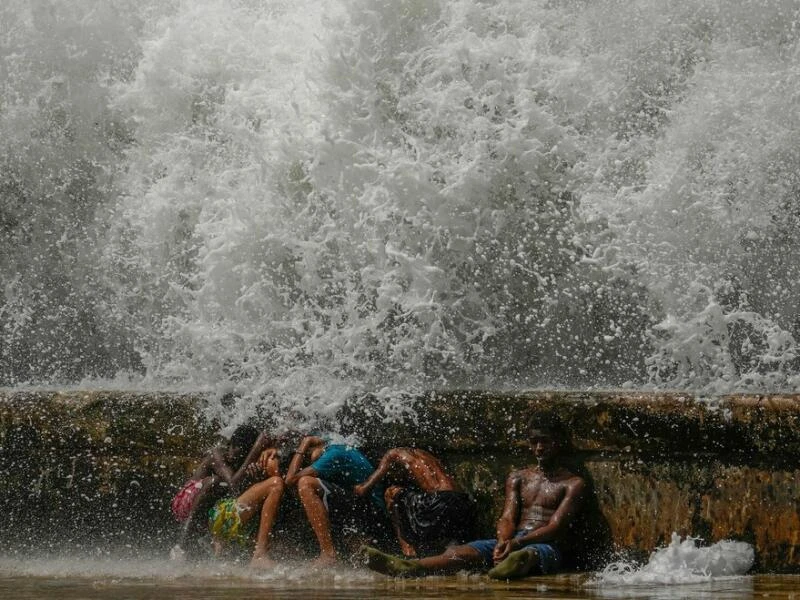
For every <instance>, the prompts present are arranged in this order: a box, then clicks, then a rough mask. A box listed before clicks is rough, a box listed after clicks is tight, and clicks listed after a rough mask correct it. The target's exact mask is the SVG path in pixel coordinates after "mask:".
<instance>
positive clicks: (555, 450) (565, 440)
mask: <svg viewBox="0 0 800 600" xmlns="http://www.w3.org/2000/svg"><path fill="white" fill-rule="evenodd" d="M528 441H529V442H530V445H531V450H532V451H533V454H534V456H535V457H536V461H537V462H538V463H539V465H540V466H547V465H549V464H552V463H553V462H554V461H555V460H556V459H557V457H558V455H559V454H560V453H561V452H562V450H564V449H566V448H568V447H569V433H568V431H567V428H566V427H565V426H564V424H563V423H562V422H561V420H560V419H559V418H558V417H557V416H555V415H534V416H533V417H531V419H530V421H529V422H528Z"/></svg>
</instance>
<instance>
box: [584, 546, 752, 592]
mask: <svg viewBox="0 0 800 600" xmlns="http://www.w3.org/2000/svg"><path fill="white" fill-rule="evenodd" d="M754 558H755V555H754V551H753V547H752V546H751V545H750V544H747V543H745V542H736V541H730V540H725V541H720V542H717V543H715V544H712V545H710V546H699V545H698V540H697V539H695V538H686V539H684V540H681V539H680V537H679V536H678V535H677V534H675V533H673V534H672V540H671V542H670V544H669V546H667V547H666V548H660V549H658V550H656V551H655V552H654V553H653V554H652V555H651V556H650V560H648V562H647V564H645V565H639V566H637V565H633V564H631V563H628V562H624V561H620V562H614V563H612V564H610V565H608V566H607V567H606V568H605V569H603V570H602V571H601V572H599V573H598V574H597V575H596V576H595V577H594V578H593V580H592V581H591V582H590V585H598V586H608V585H635V584H652V583H663V584H687V583H702V582H706V581H710V580H714V579H718V578H721V577H733V576H741V575H745V574H746V573H747V572H748V571H749V570H750V568H751V567H752V566H753V561H754Z"/></svg>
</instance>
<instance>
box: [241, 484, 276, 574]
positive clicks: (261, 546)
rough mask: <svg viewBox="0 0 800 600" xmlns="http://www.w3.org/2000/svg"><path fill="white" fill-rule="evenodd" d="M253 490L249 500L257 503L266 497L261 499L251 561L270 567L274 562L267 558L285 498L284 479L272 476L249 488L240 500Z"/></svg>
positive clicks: (253, 563) (251, 563)
mask: <svg viewBox="0 0 800 600" xmlns="http://www.w3.org/2000/svg"><path fill="white" fill-rule="evenodd" d="M254 488H255V489H254ZM251 490H253V493H252V495H251V496H249V497H248V498H247V501H248V502H255V503H256V504H257V503H258V501H259V498H261V496H262V495H264V498H263V500H261V502H262V506H261V521H260V523H259V524H258V534H257V536H256V547H255V550H254V552H253V558H252V560H251V561H250V566H253V567H269V566H272V564H273V562H272V561H271V560H269V559H268V558H267V551H268V550H269V537H270V534H271V533H272V527H273V526H274V525H275V520H276V519H277V518H278V509H279V508H280V504H281V499H282V498H283V491H284V483H283V479H281V478H280V477H270V478H269V479H267V480H266V481H263V482H261V483H258V484H256V485H254V486H253V487H252V488H250V489H249V490H247V491H246V492H245V493H244V494H242V496H240V497H239V501H240V502H242V501H243V499H244V496H245V495H247V494H248V493H249V492H250V491H251Z"/></svg>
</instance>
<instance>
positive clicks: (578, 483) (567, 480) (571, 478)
mask: <svg viewBox="0 0 800 600" xmlns="http://www.w3.org/2000/svg"><path fill="white" fill-rule="evenodd" d="M561 479H562V481H563V483H564V485H565V486H567V487H569V488H571V489H572V488H575V489H577V488H580V489H582V488H584V487H585V486H586V480H585V479H584V478H583V477H581V476H580V475H578V474H577V473H573V472H572V471H570V470H568V469H564V472H563V475H562V477H561Z"/></svg>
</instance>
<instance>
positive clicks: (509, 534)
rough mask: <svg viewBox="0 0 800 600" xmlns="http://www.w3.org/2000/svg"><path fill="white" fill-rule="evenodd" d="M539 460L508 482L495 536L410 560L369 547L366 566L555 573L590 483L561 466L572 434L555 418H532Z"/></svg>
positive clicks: (390, 571) (417, 571)
mask: <svg viewBox="0 0 800 600" xmlns="http://www.w3.org/2000/svg"><path fill="white" fill-rule="evenodd" d="M528 431H529V439H530V447H531V450H532V452H533V456H534V458H535V460H536V463H535V464H533V465H531V466H528V467H526V468H524V469H520V470H518V471H514V472H512V473H511V474H510V475H509V476H508V479H507V480H506V485H505V502H504V507H503V513H502V515H501V516H500V519H499V520H498V522H497V537H496V538H495V539H486V540H476V541H473V542H469V543H468V544H465V545H462V546H456V547H453V548H449V549H447V550H446V551H445V552H443V553H442V554H439V555H436V556H430V557H426V558H421V559H419V560H407V559H402V558H399V557H394V556H390V555H388V554H385V553H383V552H380V551H379V550H377V549H375V548H372V547H365V548H364V552H365V554H366V558H367V566H368V567H369V568H370V569H372V570H375V571H378V572H380V573H385V574H387V575H394V576H412V577H418V576H423V575H426V574H431V573H448V572H453V571H458V570H462V569H481V568H490V570H489V573H488V574H489V576H490V577H493V578H496V579H511V578H515V577H525V576H526V575H530V574H536V573H545V574H546V573H553V572H556V571H557V570H559V568H560V567H561V566H562V559H563V555H562V550H563V549H564V548H567V547H569V546H570V545H571V544H572V542H574V540H571V539H569V538H570V527H569V525H570V522H571V521H572V520H573V518H574V517H575V515H576V514H577V512H578V510H579V509H580V506H581V503H582V501H583V499H584V496H585V493H586V492H585V489H586V483H585V481H584V480H583V479H582V478H581V477H580V476H578V475H576V474H575V473H572V472H571V471H569V470H568V469H567V468H566V467H564V466H563V465H562V461H561V451H562V449H564V448H566V447H567V444H568V435H567V432H566V430H565V429H564V428H563V426H562V425H561V424H560V423H559V422H558V421H556V420H549V421H545V420H540V421H539V420H532V421H531V424H530V425H529V427H528Z"/></svg>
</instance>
